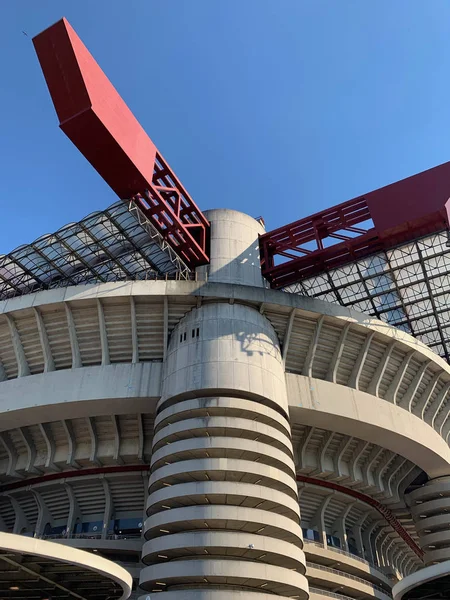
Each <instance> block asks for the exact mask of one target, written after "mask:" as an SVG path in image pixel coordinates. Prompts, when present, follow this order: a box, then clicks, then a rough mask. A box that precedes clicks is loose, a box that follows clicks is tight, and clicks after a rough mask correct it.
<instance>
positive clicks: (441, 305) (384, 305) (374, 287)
mask: <svg viewBox="0 0 450 600" xmlns="http://www.w3.org/2000/svg"><path fill="white" fill-rule="evenodd" d="M448 243H449V238H448V233H447V231H441V232H439V233H436V234H433V235H428V236H424V237H422V238H419V239H417V240H414V241H412V242H409V243H406V244H401V245H399V246H397V247H395V248H392V249H389V250H382V251H380V252H377V253H374V254H372V255H371V256H368V257H365V258H361V259H359V260H355V261H354V262H352V263H349V264H347V265H344V266H340V267H338V268H336V269H331V270H329V271H324V272H322V273H319V274H317V275H314V276H312V277H308V278H306V279H303V280H302V281H299V282H298V283H295V284H293V285H291V286H288V287H286V288H284V290H285V291H287V292H292V293H298V294H302V295H306V296H311V297H314V298H319V299H321V300H325V301H327V302H334V303H339V304H341V305H342V306H347V307H350V308H353V309H355V310H358V311H360V312H363V313H366V314H369V315H372V316H374V317H377V318H379V319H381V320H382V321H384V322H386V323H388V324H389V325H393V326H395V327H397V328H398V329H401V330H402V331H405V332H407V333H409V334H411V335H413V336H414V337H416V338H417V339H418V340H420V341H421V342H423V343H424V344H426V345H427V346H429V347H430V348H431V349H432V350H433V351H434V352H436V353H437V354H438V355H440V356H441V357H442V358H444V359H445V360H447V361H448V362H450V247H449V246H448Z"/></svg>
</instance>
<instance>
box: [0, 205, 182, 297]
mask: <svg viewBox="0 0 450 600" xmlns="http://www.w3.org/2000/svg"><path fill="white" fill-rule="evenodd" d="M187 272H188V270H187V268H186V266H185V265H184V264H183V263H182V262H181V260H180V259H179V258H178V257H177V256H176V255H175V253H174V252H173V250H172V249H171V248H170V247H169V246H168V245H167V244H166V243H165V242H164V241H163V240H162V238H161V236H160V235H159V234H158V233H157V232H156V231H155V230H154V228H153V227H152V225H151V224H150V223H149V221H148V220H147V219H146V218H145V217H144V215H143V214H142V213H141V212H140V210H139V209H138V208H137V207H136V205H135V204H134V203H127V202H124V201H121V200H119V201H118V202H115V203H114V204H113V205H111V206H110V207H109V208H107V209H106V210H104V211H100V212H95V213H92V214H90V215H89V216H87V217H85V218H84V219H82V220H81V221H79V222H78V223H70V224H68V225H65V226H64V227H62V228H61V229H59V230H58V231H56V232H55V233H51V234H46V235H43V236H42V237H40V238H38V239H37V240H36V241H35V242H33V243H32V244H27V245H24V246H20V247H19V248H16V250H14V251H13V252H11V253H10V254H6V255H3V256H0V300H5V299H7V298H11V297H13V296H19V295H22V294H28V293H31V292H36V291H39V290H46V289H51V288H57V287H66V286H69V285H77V284H86V283H101V282H106V281H120V280H127V279H147V278H158V277H164V276H170V275H173V276H175V275H176V274H183V273H187Z"/></svg>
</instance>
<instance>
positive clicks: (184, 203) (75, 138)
mask: <svg viewBox="0 0 450 600" xmlns="http://www.w3.org/2000/svg"><path fill="white" fill-rule="evenodd" d="M33 43H34V46H35V49H36V52H37V55H38V58H39V61H40V64H41V67H42V70H43V73H44V77H45V79H46V82H47V85H48V88H49V91H50V94H51V96H52V100H53V103H54V105H55V109H56V112H57V115H58V118H59V121H60V127H61V129H62V130H63V131H64V133H65V134H66V135H67V136H68V137H69V138H70V140H71V141H72V142H73V143H74V144H75V146H76V147H77V148H78V149H79V150H80V152H81V153H82V154H83V155H84V156H85V157H86V158H87V160H88V161H89V162H90V163H91V165H92V166H93V167H94V168H95V169H96V170H97V171H98V173H99V174H100V175H101V176H102V177H103V179H104V180H105V181H106V182H107V183H108V185H110V186H111V188H112V189H113V190H114V191H115V192H116V194H117V195H118V196H119V197H120V198H122V199H128V198H136V200H137V201H138V203H139V204H140V208H141V210H143V212H144V213H145V214H146V216H147V217H148V218H149V219H150V221H151V222H152V224H153V225H154V226H155V227H156V229H157V230H158V231H159V233H161V234H162V235H163V237H164V238H165V239H166V240H167V242H168V243H169V244H170V245H171V246H172V247H173V249H174V250H175V251H176V252H177V253H178V254H179V256H181V258H182V259H183V260H184V262H185V263H186V264H187V265H188V266H189V267H190V268H194V267H196V266H199V265H201V264H206V263H208V262H209V259H208V256H207V253H206V240H207V234H208V231H209V223H208V221H207V219H206V218H205V217H204V215H203V214H202V212H201V211H200V209H199V208H198V207H197V206H196V204H195V203H194V201H193V200H192V198H191V197H190V196H189V194H188V193H187V192H186V190H185V189H184V188H183V186H182V185H181V183H180V182H179V180H178V179H177V177H176V176H175V174H174V173H173V171H172V170H171V169H170V167H169V166H168V164H167V163H166V162H165V161H164V159H163V158H162V156H161V155H160V154H159V153H158V150H157V148H156V146H155V145H154V143H153V142H152V140H151V139H150V138H149V137H148V135H147V134H146V133H145V131H144V129H143V128H142V127H141V125H140V124H139V122H138V121H137V119H136V118H135V117H134V115H133V113H132V112H131V111H130V109H129V108H128V106H127V105H126V104H125V102H124V101H123V100H122V98H121V97H120V95H119V94H118V92H117V91H116V89H115V88H114V86H113V85H112V84H111V82H110V81H109V79H108V78H107V77H106V75H105V74H104V73H103V71H102V70H101V68H100V67H99V65H98V64H97V63H96V61H95V60H94V58H93V57H92V56H91V54H90V53H89V51H88V50H87V48H86V47H85V45H84V44H83V42H82V41H81V40H80V38H79V37H78V36H77V34H76V33H75V31H74V30H73V28H72V27H71V26H70V24H69V23H68V21H67V20H66V19H62V20H61V21H58V22H57V23H55V24H54V25H52V26H51V27H49V28H48V29H46V30H45V31H43V32H42V33H40V34H39V35H37V36H36V37H35V38H34V39H33ZM142 198H145V199H146V200H147V202H145V201H142Z"/></svg>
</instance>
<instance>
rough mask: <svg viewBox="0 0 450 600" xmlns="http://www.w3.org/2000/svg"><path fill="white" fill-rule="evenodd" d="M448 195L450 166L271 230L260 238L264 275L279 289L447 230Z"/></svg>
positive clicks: (425, 172)
mask: <svg viewBox="0 0 450 600" xmlns="http://www.w3.org/2000/svg"><path fill="white" fill-rule="evenodd" d="M449 197H450V162H448V163H445V164H443V165H440V166H438V167H435V168H433V169H429V170H428V171H424V172H423V173H419V174H418V175H414V176H413V177H408V178H407V179H403V180H402V181H399V182H397V183H393V184H391V185H388V186H386V187H384V188H380V189H378V190H375V191H374V192H370V193H369V194H365V195H364V196H361V197H359V198H355V199H354V200H349V201H348V202H344V203H343V204H338V205H337V206H334V207H333V208H329V209H327V210H324V211H322V212H319V213H316V214H314V215H312V216H311V217H306V218H304V219H300V220H299V221H296V222H295V223H290V224H289V225H285V226H284V227H280V228H279V229H275V230H273V231H269V232H268V233H266V234H264V235H262V236H261V237H260V251H261V262H262V269H263V274H264V276H265V277H266V278H267V279H268V280H269V281H270V283H271V285H272V287H274V288H282V287H285V286H288V285H291V284H293V283H296V282H298V281H300V280H302V279H305V278H307V277H310V276H312V275H315V274H318V273H321V272H323V271H327V270H330V269H334V268H336V267H339V266H342V265H344V264H347V263H349V262H352V261H354V260H356V259H358V258H362V257H364V256H368V255H370V254H374V253H376V252H378V251H379V250H381V249H388V248H392V247H394V246H396V245H398V244H400V243H402V242H408V241H411V240H413V239H416V238H418V237H421V236H424V235H427V234H430V233H435V232H437V231H442V230H444V229H448V223H449V218H448V213H447V209H448V206H447V201H448V199H449ZM276 257H278V261H279V264H276V263H275V259H276ZM283 261H284V262H283Z"/></svg>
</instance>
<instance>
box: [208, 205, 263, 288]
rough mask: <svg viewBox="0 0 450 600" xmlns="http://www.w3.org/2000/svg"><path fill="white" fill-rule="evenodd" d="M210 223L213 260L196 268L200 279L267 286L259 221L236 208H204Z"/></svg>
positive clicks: (211, 256) (211, 255)
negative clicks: (262, 262) (263, 272)
mask: <svg viewBox="0 0 450 600" xmlns="http://www.w3.org/2000/svg"><path fill="white" fill-rule="evenodd" d="M204 214H205V216H206V218H207V219H208V220H209V221H210V223H211V251H210V264H209V265H207V266H204V267H199V268H198V269H197V273H198V277H199V279H200V280H205V279H207V280H208V281H211V282H220V283H234V284H238V285H251V286H256V287H264V286H265V282H264V279H263V277H262V276H261V264H260V259H259V242H258V235H260V234H263V233H265V229H264V227H263V226H262V225H261V223H260V222H259V221H256V220H255V219H253V218H252V217H249V216H248V215H245V214H244V213H241V212H238V211H236V210H228V209H214V210H207V211H205V213H204Z"/></svg>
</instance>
